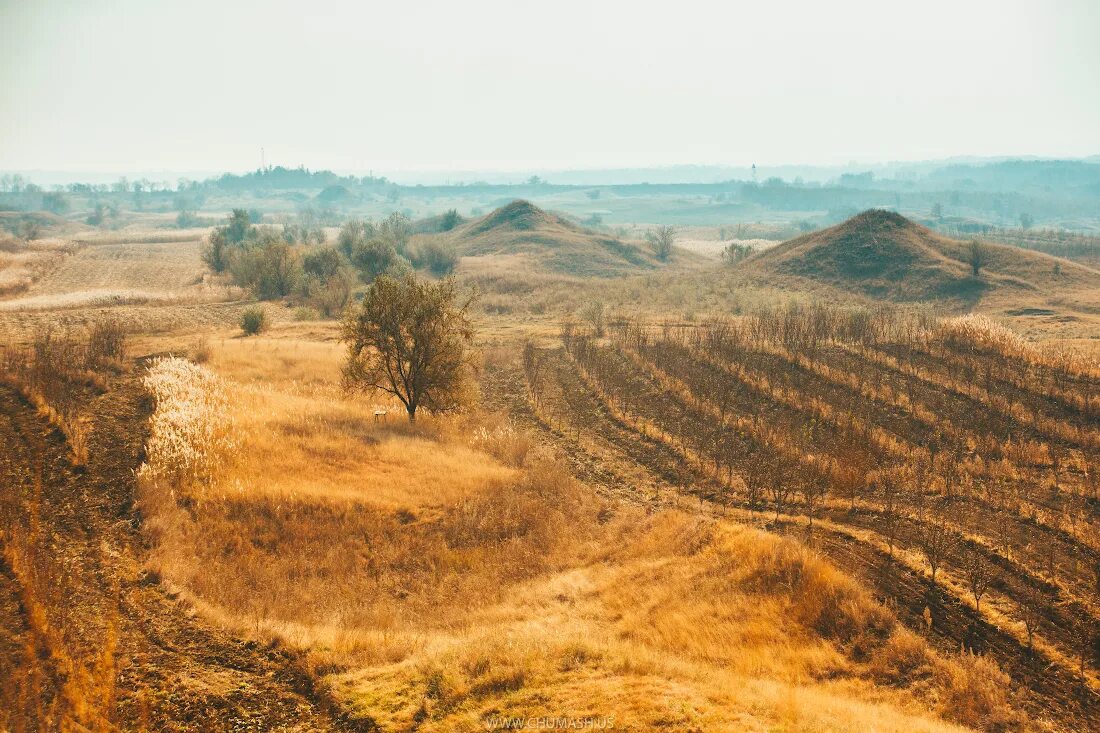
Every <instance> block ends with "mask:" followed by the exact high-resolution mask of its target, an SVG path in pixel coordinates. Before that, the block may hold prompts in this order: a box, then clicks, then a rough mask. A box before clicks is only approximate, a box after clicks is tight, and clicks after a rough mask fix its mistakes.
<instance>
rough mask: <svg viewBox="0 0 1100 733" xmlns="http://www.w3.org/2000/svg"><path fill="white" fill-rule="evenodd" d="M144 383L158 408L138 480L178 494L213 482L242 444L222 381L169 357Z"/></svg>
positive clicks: (155, 365) (151, 369)
mask: <svg viewBox="0 0 1100 733" xmlns="http://www.w3.org/2000/svg"><path fill="white" fill-rule="evenodd" d="M142 382H143V384H144V385H145V388H146V389H148V390H149V392H150V393H151V394H152V395H153V398H154V400H155V401H156V409H155V411H154V412H153V417H152V421H151V425H150V431H149V440H148V442H147V443H146V446H145V453H146V461H145V463H143V464H142V465H141V467H140V468H139V469H138V476H139V477H140V478H141V479H142V480H144V481H146V482H151V483H153V484H156V485H159V486H161V487H162V488H168V489H169V490H171V491H173V492H175V491H184V492H185V491H186V490H187V489H188V488H190V487H191V486H194V485H198V484H204V483H207V482H209V481H210V480H211V479H212V478H213V476H214V471H215V469H216V467H217V465H218V463H219V461H220V460H222V459H223V458H224V457H225V456H227V455H229V454H231V453H232V451H233V450H234V448H235V446H236V443H235V441H234V440H233V438H232V436H231V435H230V423H229V419H228V396H227V395H226V392H225V389H224V388H223V386H222V382H221V380H220V379H219V378H218V377H217V375H215V374H214V373H213V372H211V371H210V370H209V369H206V368H205V367H201V366H199V365H197V364H193V363H192V362H190V361H188V360H186V359H182V358H179V357H168V358H161V359H156V360H155V361H153V363H152V364H151V365H150V366H149V371H148V373H147V374H146V376H145V378H144V379H143V380H142Z"/></svg>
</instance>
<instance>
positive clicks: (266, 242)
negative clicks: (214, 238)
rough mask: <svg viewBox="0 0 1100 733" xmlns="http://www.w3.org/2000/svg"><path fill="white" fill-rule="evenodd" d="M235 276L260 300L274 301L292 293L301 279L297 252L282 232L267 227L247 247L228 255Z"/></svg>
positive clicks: (237, 280) (299, 260)
mask: <svg viewBox="0 0 1100 733" xmlns="http://www.w3.org/2000/svg"><path fill="white" fill-rule="evenodd" d="M229 271H230V272H231V273H232V275H233V279H234V280H235V281H236V282H237V283H239V284H240V285H243V286H244V287H247V288H248V289H249V290H251V291H252V293H253V294H254V295H255V296H256V297H257V298H259V299H260V300H273V299H275V298H282V297H285V296H287V295H290V294H291V293H293V292H294V291H295V290H296V289H297V288H298V285H299V283H300V282H301V278H302V263H301V258H300V257H299V255H298V253H297V252H296V251H295V250H294V249H293V248H292V247H291V246H290V245H289V244H287V242H286V240H285V239H283V237H282V234H281V233H279V232H277V231H275V230H274V229H271V228H270V227H264V228H261V229H259V230H257V233H256V237H255V239H253V240H250V241H249V242H248V243H247V245H246V246H244V247H242V248H240V249H238V250H237V251H235V252H233V253H232V255H231V256H230V258H229Z"/></svg>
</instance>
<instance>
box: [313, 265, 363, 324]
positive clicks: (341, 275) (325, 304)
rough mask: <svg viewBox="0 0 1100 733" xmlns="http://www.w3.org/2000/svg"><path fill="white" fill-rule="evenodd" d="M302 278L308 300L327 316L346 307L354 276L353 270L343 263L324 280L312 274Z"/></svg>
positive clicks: (352, 288) (337, 312) (352, 287)
mask: <svg viewBox="0 0 1100 733" xmlns="http://www.w3.org/2000/svg"><path fill="white" fill-rule="evenodd" d="M304 279H305V282H306V294H307V296H308V297H309V300H310V302H311V303H312V304H313V305H314V306H315V307H316V308H317V310H318V311H320V313H321V315H322V316H325V317H326V318H327V317H330V316H334V315H337V314H339V313H341V312H343V310H344V308H346V307H347V305H348V303H349V302H350V301H351V295H352V292H353V291H354V289H355V279H356V278H355V271H354V270H352V269H351V268H350V267H347V266H346V265H345V266H342V267H341V268H340V269H339V270H337V271H336V272H334V273H333V274H332V275H330V276H329V277H328V278H326V279H324V280H321V279H319V278H317V277H316V276H314V275H306V276H305V278H304Z"/></svg>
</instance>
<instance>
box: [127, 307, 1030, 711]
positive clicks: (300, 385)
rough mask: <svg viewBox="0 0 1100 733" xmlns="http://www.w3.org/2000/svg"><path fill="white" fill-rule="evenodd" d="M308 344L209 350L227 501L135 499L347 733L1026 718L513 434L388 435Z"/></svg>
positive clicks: (819, 580) (223, 616)
mask: <svg viewBox="0 0 1100 733" xmlns="http://www.w3.org/2000/svg"><path fill="white" fill-rule="evenodd" d="M313 331H319V332H321V333H324V331H325V329H323V328H321V327H316V328H315V327H313V326H309V325H305V324H300V325H296V326H287V327H285V328H282V329H278V330H277V331H276V333H275V334H273V335H271V336H264V337H253V338H248V339H243V338H224V339H221V340H212V341H209V342H208V345H207V346H206V350H207V351H208V352H209V354H208V361H207V365H208V366H209V368H210V369H211V370H212V371H213V372H214V373H217V374H218V375H220V378H221V380H222V382H223V385H224V387H225V389H226V391H227V393H228V394H229V395H230V399H231V407H230V408H229V412H230V413H231V414H230V415H229V417H230V418H231V419H232V420H233V423H234V426H235V435H236V446H237V447H236V450H235V453H234V454H233V455H230V456H227V459H226V460H225V461H224V463H223V465H222V467H221V468H220V469H219V470H218V471H217V472H216V476H215V477H214V479H213V481H211V482H210V483H209V484H206V485H199V486H184V487H180V489H181V490H180V492H179V493H178V495H177V497H176V499H174V500H173V499H172V498H171V497H170V496H169V495H168V494H166V492H165V491H164V490H163V488H164V487H157V486H155V485H150V484H149V483H148V482H147V483H145V484H144V485H143V488H142V495H141V497H140V500H141V504H142V506H143V511H144V512H145V514H146V516H147V517H148V520H147V528H148V530H149V531H150V532H151V533H152V536H153V538H154V540H155V549H154V553H153V558H152V561H151V562H152V565H153V567H154V569H155V570H157V571H158V572H159V573H160V575H161V576H162V578H163V579H164V580H165V582H167V583H168V584H169V585H171V586H173V587H175V588H176V589H178V590H179V591H180V592H181V593H182V594H183V595H184V596H185V597H186V598H188V599H189V600H191V601H192V602H193V603H194V604H195V606H196V607H197V608H198V609H199V610H200V612H202V613H203V614H204V615H206V616H207V617H208V618H210V619H213V620H215V621H217V622H218V623H221V624H224V625H225V626H227V627H229V628H231V629H234V630H236V631H238V632H239V633H242V634H247V635H251V636H255V637H257V638H261V639H268V638H275V639H280V640H282V641H283V642H284V643H287V644H290V645H292V646H295V647H299V648H302V649H304V650H307V652H308V661H309V662H310V664H311V666H312V669H313V672H314V674H315V675H317V676H318V677H320V678H321V679H322V680H323V681H324V682H325V684H327V685H328V686H329V687H330V688H331V690H332V692H333V694H334V695H335V696H336V698H337V699H338V700H339V701H340V702H341V703H342V704H343V705H344V706H345V707H346V709H347V711H348V712H349V714H351V715H353V716H355V717H360V718H364V719H366V718H369V719H371V720H373V721H374V722H375V723H376V724H377V725H378V726H379V727H380V728H381V729H382V730H412V729H414V728H415V729H418V730H439V731H451V730H484V729H485V727H486V725H491V724H492V723H493V720H494V719H495V718H496V717H497V716H518V717H528V716H549V717H551V718H558V717H567V718H572V719H582V718H586V717H588V718H593V719H600V718H601V717H602V716H609V717H613V718H614V720H615V724H616V726H617V727H619V728H620V729H628V730H629V729H634V730H653V729H668V730H694V729H699V730H704V729H705V730H754V729H755V730H773V729H784V730H802V731H834V730H835V731H840V730H851V729H855V728H873V729H875V730H883V731H903V730H906V731H908V730H924V731H947V730H954V729H955V728H954V727H953V726H952V725H950V724H948V723H945V722H943V721H942V719H941V718H940V716H945V717H947V718H950V719H955V720H960V721H962V722H965V723H968V724H972V725H986V724H987V723H988V721H990V720H995V719H1000V718H1002V717H1009V718H1010V717H1011V715H1010V713H1008V712H1007V710H1008V708H1007V706H1006V704H1005V699H1004V698H1005V694H1006V693H1005V686H1006V685H1005V684H1004V681H1003V679H1002V678H1001V677H1000V676H999V673H997V672H996V671H995V668H993V667H992V666H991V665H985V664H984V663H982V662H980V661H973V660H971V661H967V660H947V659H944V658H942V657H940V656H938V655H937V654H935V653H933V652H932V651H930V650H929V648H928V647H927V645H926V644H925V643H924V642H923V641H921V640H919V639H917V638H915V637H912V636H911V635H909V634H908V632H905V631H904V630H903V629H901V628H900V627H899V625H898V624H897V622H896V621H895V619H894V618H893V617H892V616H891V615H890V614H889V613H888V612H887V611H885V610H884V609H883V608H882V607H880V606H878V605H877V604H875V603H874V602H873V601H872V600H871V599H870V598H869V597H868V596H867V595H866V593H865V592H864V591H862V590H861V589H860V588H859V586H858V585H857V584H856V583H855V582H853V581H851V580H849V579H848V578H846V577H845V576H843V575H842V574H840V573H839V572H838V571H836V570H835V569H833V568H831V567H830V566H828V565H826V564H825V563H823V562H822V561H820V560H819V559H817V558H815V557H813V556H812V554H811V553H809V552H808V551H807V550H805V549H804V548H802V547H801V546H799V545H797V544H796V543H794V542H792V541H789V540H784V539H781V538H778V537H776V536H774V535H769V534H765V533H761V532H759V531H756V530H752V529H747V528H743V527H738V526H735V525H730V524H725V523H718V522H715V521H713V520H707V519H701V518H699V517H696V516H692V515H690V514H688V513H684V512H678V511H668V512H663V513H658V514H653V515H648V514H646V513H645V512H644V511H642V510H640V509H637V508H632V507H630V506H624V505H618V504H609V503H607V502H605V501H603V500H599V499H597V498H596V497H595V496H594V495H593V494H592V493H591V491H590V490H589V489H588V488H587V487H584V486H582V485H580V484H578V483H576V482H575V481H574V480H573V479H572V478H571V477H569V476H568V475H567V474H566V473H565V472H564V471H563V469H562V468H561V467H560V466H559V465H558V463H557V462H556V461H555V460H553V459H552V457H550V456H549V455H548V454H547V453H546V452H545V451H544V450H542V449H534V448H532V446H531V444H530V442H529V441H527V440H525V439H524V437H523V436H522V435H521V434H518V433H517V432H516V431H515V430H514V429H513V428H512V427H511V426H510V425H509V424H508V423H507V422H506V421H502V420H500V419H499V418H495V419H494V418H489V417H485V416H481V415H477V414H471V415H466V416H462V417H458V418H451V419H447V420H436V419H425V420H423V421H422V422H421V423H420V424H418V425H417V426H416V427H415V428H413V427H409V426H408V425H407V424H405V423H403V422H400V421H397V420H392V421H383V422H381V423H375V422H374V419H373V412H374V409H375V405H374V404H372V403H368V402H360V401H349V400H346V399H345V398H344V397H343V396H342V395H341V393H340V392H339V389H338V386H337V382H336V380H337V377H338V367H339V362H340V357H341V352H340V349H339V347H338V345H337V344H335V343H333V342H331V341H324V340H317V339H316V335H317V334H316V333H314V334H313V336H314V337H313V338H303V336H307V335H309V334H310V333H311V332H313ZM991 716H992V717H991ZM604 722H605V723H606V720H605V721H604Z"/></svg>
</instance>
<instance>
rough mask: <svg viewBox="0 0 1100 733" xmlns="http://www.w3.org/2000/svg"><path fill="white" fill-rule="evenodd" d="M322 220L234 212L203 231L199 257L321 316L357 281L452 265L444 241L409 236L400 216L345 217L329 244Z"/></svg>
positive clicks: (335, 309) (338, 306) (254, 288)
mask: <svg viewBox="0 0 1100 733" xmlns="http://www.w3.org/2000/svg"><path fill="white" fill-rule="evenodd" d="M322 224H323V222H322V221H320V220H318V219H317V218H316V217H312V218H310V217H306V218H302V217H299V220H298V221H294V222H288V223H286V224H284V225H283V227H282V228H281V229H279V228H276V227H274V226H270V225H262V224H256V223H255V218H254V215H253V214H251V213H250V212H248V211H246V210H244V209H234V210H233V211H232V212H231V213H230V214H229V217H228V219H227V220H226V223H225V224H223V225H222V226H219V227H217V228H215V229H214V230H213V231H212V232H211V233H210V235H209V237H208V239H207V242H206V245H205V247H204V249H203V253H202V256H203V260H204V261H205V262H206V264H207V265H208V266H209V267H210V269H211V270H213V271H214V272H217V273H223V272H224V273H228V274H229V275H230V276H231V278H232V280H233V282H234V283H235V284H237V285H239V286H241V287H244V288H247V289H248V290H249V291H251V292H252V293H253V294H254V295H255V296H256V297H257V298H259V299H260V300H274V299H278V298H285V297H290V296H295V297H299V298H302V299H303V300H305V301H306V302H309V303H310V304H312V305H313V306H314V307H316V308H317V310H318V311H319V312H320V313H321V314H322V315H323V316H326V317H327V316H332V315H337V314H339V313H340V312H342V311H343V310H344V308H345V307H346V306H347V304H348V302H349V301H350V299H351V297H352V294H353V293H354V291H355V288H356V286H357V284H358V283H359V282H363V283H370V282H373V281H374V279H375V278H377V277H379V276H380V275H383V274H386V275H390V276H392V277H394V278H397V279H400V278H402V277H403V276H404V275H406V274H408V273H411V272H413V270H414V269H416V268H421V269H426V270H428V271H430V272H431V273H433V274H435V275H446V274H448V273H449V272H451V271H452V270H453V269H454V267H455V265H457V263H458V255H457V253H456V252H455V250H454V248H453V247H452V246H450V245H448V244H447V243H444V242H441V241H438V240H436V239H434V238H431V237H422V238H419V239H418V240H416V241H413V227H412V222H411V221H410V220H409V219H408V217H406V216H404V215H403V214H400V213H393V214H391V215H390V216H388V217H387V218H386V219H384V220H382V221H381V222H372V221H369V220H368V221H364V220H359V219H351V220H349V221H347V222H345V223H344V225H343V227H342V228H341V229H340V231H339V234H338V236H337V240H336V244H335V245H329V244H328V243H327V236H326V233H325V230H324V227H323V225H322Z"/></svg>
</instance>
